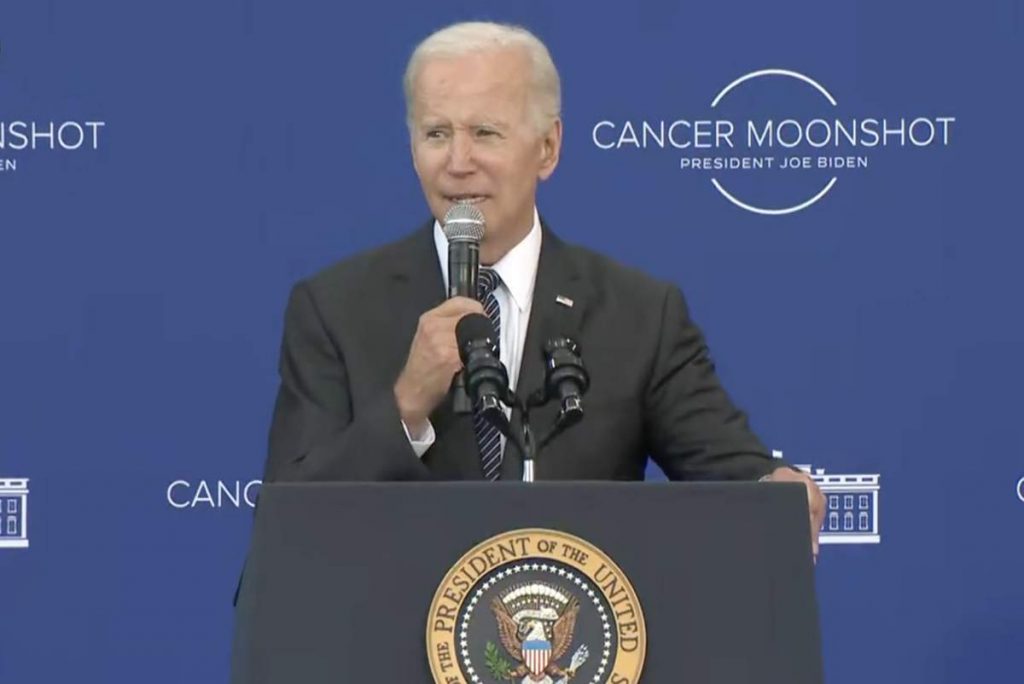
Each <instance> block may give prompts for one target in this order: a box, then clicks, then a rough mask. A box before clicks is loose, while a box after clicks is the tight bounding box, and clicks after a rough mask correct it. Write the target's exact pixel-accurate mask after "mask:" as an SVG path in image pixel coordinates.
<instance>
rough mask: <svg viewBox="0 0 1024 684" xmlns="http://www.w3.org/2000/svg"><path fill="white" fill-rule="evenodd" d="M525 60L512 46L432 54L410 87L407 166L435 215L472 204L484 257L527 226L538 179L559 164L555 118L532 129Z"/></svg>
mask: <svg viewBox="0 0 1024 684" xmlns="http://www.w3.org/2000/svg"><path fill="white" fill-rule="evenodd" d="M528 60H529V58H528V57H527V55H526V54H525V53H524V52H523V51H522V50H518V49H507V50H495V51H490V52H478V53H473V54H470V55H467V56H463V57H445V58H432V59H429V60H427V61H426V62H425V63H424V64H423V65H422V66H421V68H420V71H419V74H418V75H417V77H416V81H415V84H414V88H413V103H412V104H413V111H412V123H413V126H412V133H411V135H412V157H413V166H415V168H416V173H417V175H419V178H420V184H421V185H422V187H423V194H424V196H425V197H426V200H427V204H428V205H429V206H430V211H431V213H432V214H433V215H434V217H435V218H437V219H438V220H439V221H440V220H443V219H444V215H445V213H447V211H448V209H449V208H450V207H451V206H452V204H453V203H455V202H457V201H471V202H473V203H474V204H476V206H477V207H478V208H479V209H480V210H481V211H482V212H483V214H484V218H485V220H486V222H487V232H486V235H485V237H484V241H483V243H482V245H481V250H482V254H481V258H482V259H483V262H484V263H493V262H494V261H496V260H497V259H500V258H501V256H503V255H504V254H505V252H507V251H508V250H509V249H510V248H512V247H513V246H515V244H516V243H518V242H519V240H521V239H522V238H523V237H524V236H525V235H526V234H527V233H528V232H529V230H530V227H531V226H532V225H533V206H534V202H535V199H534V198H535V195H536V191H537V183H538V181H539V180H545V179H547V178H548V176H550V175H551V173H552V172H553V171H554V170H555V166H556V165H557V163H558V151H559V147H560V145H561V133H562V128H561V122H560V121H556V122H555V123H554V124H553V125H552V126H551V127H550V130H549V131H548V132H547V133H544V134H541V133H538V132H537V129H536V127H535V125H534V122H533V118H532V113H533V110H531V108H530V107H531V101H530V95H531V93H530V88H529V81H528V79H529V73H530V72H529V69H530V66H529V61H528Z"/></svg>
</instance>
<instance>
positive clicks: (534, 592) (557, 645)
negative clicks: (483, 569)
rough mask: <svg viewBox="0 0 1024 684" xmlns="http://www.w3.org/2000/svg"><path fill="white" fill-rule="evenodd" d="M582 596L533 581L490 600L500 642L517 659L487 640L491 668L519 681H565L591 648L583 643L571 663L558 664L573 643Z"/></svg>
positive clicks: (525, 683)
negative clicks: (505, 656) (499, 655)
mask: <svg viewBox="0 0 1024 684" xmlns="http://www.w3.org/2000/svg"><path fill="white" fill-rule="evenodd" d="M579 611H580V602H579V600H578V599H577V598H576V597H575V596H574V595H572V594H571V593H570V592H568V591H566V590H565V589H563V588H561V587H558V586H555V585H552V584H548V583H544V582H534V583H531V584H522V585H517V586H514V587H511V588H510V589H508V590H507V591H505V592H503V593H502V594H501V595H500V596H496V597H495V598H494V599H493V600H492V601H491V612H492V613H494V619H495V620H496V621H497V623H498V636H499V638H500V640H501V645H502V646H503V647H504V649H505V651H506V652H507V653H508V655H509V656H510V657H511V658H512V659H513V661H514V664H513V663H508V661H505V660H504V659H501V660H500V661H499V662H498V664H497V666H496V667H491V664H493V663H495V661H496V660H497V647H495V646H494V645H493V644H488V653H487V660H488V665H489V669H490V670H491V674H493V675H495V676H496V677H498V678H499V679H505V680H512V681H515V682H519V683H520V684H564V683H565V682H568V681H569V680H570V679H572V678H573V677H574V676H575V675H576V672H577V670H578V669H579V668H580V666H581V665H583V663H584V662H586V660H587V658H588V656H589V651H588V649H587V647H586V645H585V644H584V645H580V647H579V648H577V649H576V652H575V653H574V654H573V656H572V658H571V660H570V663H569V666H568V667H567V668H563V667H562V666H561V665H559V664H558V661H560V660H562V659H563V658H564V657H565V656H566V654H567V653H568V652H569V648H570V647H571V646H572V640H573V632H574V631H575V629H576V617H577V615H578V614H579Z"/></svg>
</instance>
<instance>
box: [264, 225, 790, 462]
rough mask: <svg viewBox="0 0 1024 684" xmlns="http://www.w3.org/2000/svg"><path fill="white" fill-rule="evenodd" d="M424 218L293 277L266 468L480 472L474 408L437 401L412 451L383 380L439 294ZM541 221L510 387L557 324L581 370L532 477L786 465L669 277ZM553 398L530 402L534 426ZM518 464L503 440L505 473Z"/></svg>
mask: <svg viewBox="0 0 1024 684" xmlns="http://www.w3.org/2000/svg"><path fill="white" fill-rule="evenodd" d="M432 230H433V229H432V222H431V223H430V224H428V225H427V226H425V227H424V228H422V229H420V230H418V231H417V232H415V233H414V234H412V235H410V236H408V237H406V238H404V239H402V240H399V241H398V242H394V243H391V244H389V245H386V246H384V247H381V248H378V249H376V250H373V251H371V252H368V253H364V254H361V255H357V256H355V257H352V258H350V259H347V260H345V261H342V262H340V263H338V264H336V265H334V266H332V267H330V268H328V269H326V270H324V271H322V272H321V273H319V274H317V275H315V276H314V277H312V278H310V279H308V280H305V281H303V282H300V283H298V284H297V285H296V286H295V288H294V289H293V291H292V293H291V298H290V301H289V303H288V310H287V313H286V315H285V328H284V341H283V344H282V350H281V365H280V373H281V386H280V390H279V392H278V396H277V403H276V406H275V410H274V420H273V426H272V427H271V431H270V454H269V457H268V459H267V466H266V473H265V476H264V478H265V480H267V481H275V480H425V479H479V478H481V477H482V473H481V468H480V458H479V452H478V448H477V445H476V439H475V436H474V432H473V426H472V419H471V417H469V416H460V415H456V414H454V413H453V412H452V410H451V401H449V400H446V401H444V402H442V404H441V405H440V407H438V409H437V410H436V411H435V412H434V413H433V414H432V415H431V417H430V419H431V422H432V423H433V425H434V429H435V431H436V433H437V441H436V442H435V443H434V444H433V446H431V448H430V449H429V450H428V451H427V452H426V454H425V455H424V456H423V458H422V459H420V458H417V457H416V454H415V453H414V452H413V450H412V447H411V446H410V444H409V441H408V439H407V438H406V435H405V432H404V430H403V428H402V424H401V419H400V418H399V414H398V408H397V405H396V403H395V399H394V396H393V394H392V388H393V386H394V383H395V380H396V379H397V378H398V375H399V373H400V372H401V370H402V367H403V366H404V364H405V360H406V355H407V354H408V351H409V346H410V344H411V342H412V338H413V335H414V333H415V331H416V326H417V322H418V319H419V316H420V315H421V314H423V313H424V312H425V311H427V310H428V309H431V308H433V307H435V306H437V305H438V304H440V303H441V302H442V301H443V300H444V298H445V284H444V282H442V272H441V268H440V265H439V264H438V258H437V250H436V248H435V246H434V241H433V234H432ZM543 230H544V234H543V243H542V247H541V255H540V263H539V266H538V271H537V281H536V286H535V291H534V300H533V308H532V311H531V316H530V322H529V327H528V330H527V338H526V345H525V347H524V351H523V361H522V369H521V375H520V378H519V382H518V385H517V390H518V393H519V394H520V395H521V396H526V394H527V393H528V392H530V391H532V390H533V389H535V388H536V387H539V386H540V385H541V384H542V382H543V377H544V370H543V357H542V352H541V349H542V348H543V344H544V342H545V341H546V340H547V339H549V338H550V337H553V336H556V335H566V336H569V337H572V338H573V339H575V340H576V341H577V342H578V343H579V345H580V349H581V352H582V357H583V360H584V364H585V365H586V367H587V369H588V371H589V373H590V378H591V385H590V389H589V391H588V392H587V394H586V395H585V397H584V406H585V418H584V420H583V421H582V422H581V423H580V424H578V425H576V426H574V427H572V428H570V429H569V431H567V432H566V433H564V434H562V435H561V436H559V437H557V438H556V439H555V440H554V441H553V442H551V443H550V444H549V445H548V447H547V448H546V449H545V450H544V451H542V452H541V454H540V455H539V456H538V459H537V462H536V479H537V480H556V479H583V480H636V479H642V478H643V476H644V470H645V464H646V461H647V456H648V454H650V455H651V457H653V458H654V459H655V461H657V463H658V464H659V465H660V466H661V468H662V469H663V470H664V471H665V473H666V474H667V475H668V476H669V477H670V478H673V479H757V478H758V477H760V476H762V475H765V474H766V473H768V472H771V470H773V469H774V468H776V467H778V466H779V465H781V463H780V462H779V461H777V460H773V459H771V457H770V455H769V454H768V452H767V450H766V449H765V448H764V446H763V445H762V444H761V443H760V442H759V441H758V439H757V438H756V437H755V436H754V435H753V434H752V433H751V432H750V430H749V429H748V427H747V422H746V418H745V416H744V415H743V414H742V413H741V412H740V411H739V410H737V409H736V408H735V407H734V406H733V404H732V403H731V402H730V400H729V398H728V396H727V395H726V393H725V391H724V390H723V389H722V387H721V386H720V384H719V382H718V379H717V377H716V375H715V372H714V366H713V364H712V362H711V359H710V358H709V356H708V350H707V347H706V346H705V343H704V339H703V336H702V335H701V333H700V331H699V330H698V329H697V327H696V326H695V325H694V324H693V323H692V322H691V321H690V319H689V316H688V315H687V309H686V304H685V302H684V301H683V296H682V293H681V292H680V291H679V290H678V288H676V287H674V286H672V285H669V284H667V283H662V282H658V281H656V280H654V279H652V278H650V277H648V276H646V275H644V274H642V273H640V272H638V271H635V270H632V269H629V268H626V267H624V266H621V265H619V264H616V263H615V262H613V261H611V260H610V259H608V258H606V257H604V256H601V255H600V254H596V253H595V252H592V251H590V250H588V249H584V248H582V247H577V246H573V245H568V244H566V243H564V242H562V241H561V240H559V239H558V238H557V237H556V236H555V235H554V234H553V233H552V232H551V231H550V230H549V229H548V228H547V227H546V226H545V227H544V228H543ZM558 295H563V296H565V297H568V298H570V299H571V300H573V302H574V305H573V306H572V307H566V306H564V305H562V304H559V303H557V302H556V301H555V298H556V297H557V296H558ZM556 404H557V402H551V403H550V404H549V405H548V406H547V407H545V408H544V409H540V410H537V411H535V412H533V413H532V414H531V423H532V424H533V426H534V429H535V431H536V432H541V433H543V432H544V431H545V430H546V426H548V425H550V424H551V422H552V421H553V419H554V416H555V413H556V411H557V407H556ZM521 476H522V460H521V458H520V456H519V454H518V452H517V451H516V449H514V448H512V446H511V445H508V446H506V448H505V457H504V462H503V466H502V477H503V478H505V479H520V478H521Z"/></svg>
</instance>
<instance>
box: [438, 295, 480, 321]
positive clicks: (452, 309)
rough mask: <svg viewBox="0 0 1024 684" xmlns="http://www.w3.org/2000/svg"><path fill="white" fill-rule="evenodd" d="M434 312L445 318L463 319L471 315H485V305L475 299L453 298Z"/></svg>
mask: <svg viewBox="0 0 1024 684" xmlns="http://www.w3.org/2000/svg"><path fill="white" fill-rule="evenodd" d="M434 312H435V313H436V314H437V315H439V316H442V317H444V318H451V317H458V318H461V317H462V316H465V315H466V314H469V313H481V314H482V313H483V312H484V307H483V305H482V304H481V303H480V302H478V301H476V300H475V299H470V298H469V297H452V298H451V299H447V300H445V301H444V303H443V304H441V305H440V306H438V307H437V308H435V309H434Z"/></svg>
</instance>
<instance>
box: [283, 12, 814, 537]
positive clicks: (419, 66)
mask: <svg viewBox="0 0 1024 684" xmlns="http://www.w3.org/2000/svg"><path fill="white" fill-rule="evenodd" d="M405 92H406V105H407V117H408V125H409V132H410V140H411V148H412V158H413V166H414V167H415V169H416V173H417V174H418V176H419V179H420V183H421V185H422V188H423V194H424V197H425V198H426V200H427V204H428V205H429V207H430V211H431V214H432V215H433V217H434V219H437V220H440V219H441V218H442V217H444V215H445V214H446V212H447V211H448V209H449V208H450V207H451V206H452V205H453V204H454V203H456V202H470V203H473V204H474V205H476V206H477V207H478V208H479V209H480V211H481V212H482V213H483V215H484V217H485V220H486V234H485V236H484V238H483V241H482V243H481V263H482V264H483V265H485V266H488V267H490V271H492V273H491V275H489V276H488V277H487V278H485V279H484V280H487V282H488V284H489V285H493V288H494V289H493V290H491V291H489V292H482V293H481V296H480V299H481V300H482V301H484V302H485V303H487V304H488V307H487V312H488V315H490V316H492V318H493V320H494V321H495V323H496V329H497V330H498V331H499V337H500V345H499V346H500V356H501V360H502V361H503V362H504V364H505V365H506V367H507V368H508V371H509V378H510V384H511V385H512V387H513V389H518V390H519V393H520V395H522V396H525V395H527V394H529V393H530V391H532V390H533V389H534V388H535V387H537V386H538V385H539V384H540V383H541V382H542V380H543V365H542V363H543V361H542V357H541V352H540V350H541V348H542V346H543V344H544V342H545V341H546V340H548V339H551V338H552V337H555V336H568V337H571V338H573V339H574V340H576V341H577V342H578V343H579V344H580V348H581V351H582V355H583V358H584V360H585V364H586V366H587V367H588V369H589V371H590V377H591V386H590V388H589V390H588V393H587V394H586V397H585V407H586V417H585V418H584V420H583V421H582V422H581V423H580V424H579V425H576V426H575V427H573V428H571V429H570V430H569V431H567V432H566V433H565V434H563V435H562V436H560V437H559V438H558V439H556V440H555V441H553V442H552V443H551V444H550V445H549V447H548V448H547V449H546V450H545V451H543V452H542V453H541V454H540V456H539V458H538V461H537V463H536V478H537V479H538V480H544V479H642V478H643V474H644V470H645V464H646V460H647V455H648V454H650V455H651V456H652V457H653V458H654V459H655V460H656V461H657V462H658V464H659V465H660V466H661V467H662V469H663V470H664V471H665V473H666V474H667V475H668V476H669V477H671V478H673V479H750V480H757V479H772V480H781V481H793V482H803V483H804V484H805V485H806V487H807V492H808V500H809V503H810V510H811V516H812V520H811V525H812V531H813V533H814V534H813V538H814V546H815V552H817V530H818V529H819V528H820V525H821V519H822V516H823V514H824V500H823V498H822V496H821V493H820V492H819V491H818V489H817V487H816V486H815V484H814V482H813V481H812V480H811V479H810V478H809V477H808V476H806V475H805V474H804V473H801V472H798V471H795V470H793V469H791V468H789V467H788V466H785V465H784V464H780V463H779V462H778V461H773V460H772V459H771V458H770V456H769V455H768V453H767V450H766V449H765V448H764V446H763V445H762V444H761V443H760V442H759V441H758V439H757V438H756V437H755V436H754V435H753V434H752V433H751V432H750V430H749V429H748V427H747V423H746V418H745V417H744V416H743V414H742V413H741V412H740V411H739V410H737V409H736V408H735V407H734V406H733V405H732V404H731V402H730V401H729V398H728V397H727V395H726V394H725V392H724V390H723V389H722V388H721V386H720V385H719V382H718V380H717V377H716V375H715V372H714V367H713V364H712V362H711V360H710V358H709V356H708V351H707V348H706V346H705V344H704V340H703V337H702V336H701V333H700V331H699V330H698V329H697V328H696V326H695V325H694V324H693V323H692V322H691V321H690V320H689V317H688V314H687V309H686V305H685V303H684V301H683V297H682V294H681V293H680V292H679V290H678V289H677V288H675V287H674V286H671V285H669V284H666V283H661V282H657V281H655V280H653V279H652V278H650V277H648V276H646V275H643V274H641V273H639V272H636V271H634V270H631V269H627V268H625V267H623V266H620V265H618V264H616V263H614V262H612V261H611V260H609V259H607V258H605V257H603V256H601V255H598V254H595V253H593V252H591V251H589V250H586V249H583V248H580V247H576V246H571V245H568V244H565V243H563V242H562V241H561V240H559V239H558V238H557V237H556V236H555V235H554V234H553V233H552V232H551V230H550V229H549V228H548V227H547V226H546V225H544V224H543V223H542V222H541V221H540V219H539V215H538V214H537V211H536V207H535V196H536V190H537V184H538V182H539V181H543V180H546V179H547V178H548V177H550V176H551V174H552V173H553V172H554V170H555V168H556V167H557V165H558V159H559V152H560V149H561V142H562V121H561V118H560V109H561V96H560V84H559V78H558V73H557V71H556V70H555V67H554V64H553V63H552V61H551V57H550V55H549V54H548V51H547V49H546V48H545V47H544V45H543V44H542V43H541V42H540V41H539V40H538V39H537V38H535V37H534V36H533V35H532V34H530V33H529V32H527V31H525V30H523V29H520V28H516V27H509V26H502V25H496V24H485V23H467V24H456V25H454V26H451V27H448V28H446V29H443V30H441V31H439V32H437V33H435V34H434V35H432V36H430V37H429V38H427V39H426V40H425V41H424V42H423V43H421V44H420V45H419V47H417V49H416V50H415V52H414V53H413V55H412V57H411V59H410V61H409V65H408V67H407V70H406V75H405ZM446 254H447V244H446V242H445V238H444V236H443V233H442V232H441V230H440V226H439V224H438V223H437V222H436V221H433V222H431V223H430V224H428V225H426V226H424V227H423V228H422V229H421V230H419V231H417V232H415V233H414V234H412V235H411V236H409V237H407V238H405V239H403V240H400V241H398V242H396V243H393V244H390V245H386V246H384V247H381V248H379V249H377V250H375V251H372V252H369V253H366V254H362V255H358V256H355V257H353V258H351V259H348V260H346V261H343V262H341V263H339V264H337V265H335V266H333V267H331V268H328V269H327V270H325V271H323V272H321V273H320V274H318V275H316V276H314V277H313V278H311V279H309V280H306V281H304V282H301V283H299V284H298V285H297V286H296V287H295V289H294V290H293V292H292V295H291V299H290V301H289V304H288V311H287V314H286V320H285V331H284V341H283V345H282V355H281V368H280V371H281V387H280V391H279V393H278V398H277V404H276V408H275V414H274V421H273V426H272V428H271V434H270V455H269V458H268V461H267V468H266V476H265V478H266V479H267V480H268V481H272V480H420V479H481V478H485V477H486V478H489V479H498V478H504V479H519V478H521V476H522V460H521V458H520V456H519V454H518V453H517V452H516V450H515V449H511V448H505V445H504V440H503V439H499V438H497V436H496V435H495V434H494V432H493V429H489V428H488V426H487V425H486V424H485V423H483V421H479V420H474V419H473V417H472V416H460V415H456V414H454V413H453V411H452V407H451V398H450V395H449V388H450V386H451V383H452V378H453V376H454V375H455V374H456V373H457V372H458V371H459V369H460V368H461V363H460V361H459V354H458V349H457V345H456V340H455V326H456V323H457V322H458V321H459V319H460V318H462V317H463V316H465V315H467V314H470V313H483V312H484V311H485V309H484V306H482V305H481V303H480V302H479V301H477V300H473V299H468V298H460V297H455V298H452V299H448V300H445V283H446V280H447V259H446ZM493 275H496V276H497V277H496V278H495V277H492V276H493ZM555 411H556V407H555V406H554V405H550V406H548V407H545V409H542V410H540V411H537V412H535V413H534V414H533V420H532V422H533V424H534V425H535V426H537V427H540V426H546V425H549V424H551V422H552V421H553V420H554V415H555Z"/></svg>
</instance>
